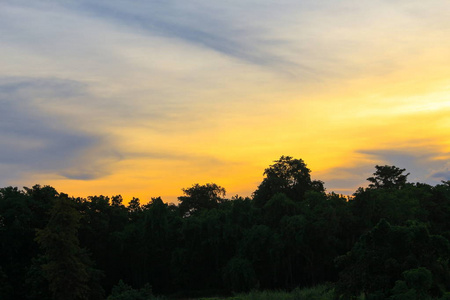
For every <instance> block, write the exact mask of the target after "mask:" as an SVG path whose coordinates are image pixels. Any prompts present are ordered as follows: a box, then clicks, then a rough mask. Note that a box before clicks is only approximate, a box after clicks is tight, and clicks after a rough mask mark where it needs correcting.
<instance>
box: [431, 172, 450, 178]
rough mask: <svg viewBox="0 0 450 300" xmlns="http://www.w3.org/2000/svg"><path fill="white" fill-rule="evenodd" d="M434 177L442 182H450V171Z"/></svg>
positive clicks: (436, 174) (438, 173)
mask: <svg viewBox="0 0 450 300" xmlns="http://www.w3.org/2000/svg"><path fill="white" fill-rule="evenodd" d="M433 177H434V178H437V179H442V180H450V171H446V172H437V173H434V174H433Z"/></svg>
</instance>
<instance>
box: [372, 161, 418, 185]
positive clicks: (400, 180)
mask: <svg viewBox="0 0 450 300" xmlns="http://www.w3.org/2000/svg"><path fill="white" fill-rule="evenodd" d="M375 168H376V169H377V170H376V171H375V173H373V175H374V176H373V177H369V178H367V180H368V181H370V182H371V183H370V184H369V188H374V189H380V188H381V189H401V188H403V187H404V186H405V185H406V180H407V178H408V175H409V173H408V174H403V172H405V171H406V170H405V169H400V168H397V167H395V166H387V165H386V166H379V165H376V166H375Z"/></svg>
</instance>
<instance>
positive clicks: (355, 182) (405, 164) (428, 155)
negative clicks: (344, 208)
mask: <svg viewBox="0 0 450 300" xmlns="http://www.w3.org/2000/svg"><path fill="white" fill-rule="evenodd" d="M357 153H360V154H365V155H367V158H370V159H371V160H373V161H374V163H373V164H369V163H367V161H364V162H361V163H357V164H356V165H355V166H352V167H339V168H334V169H331V170H328V171H327V172H326V174H324V177H325V178H324V181H325V186H326V187H327V189H328V190H329V191H335V190H338V191H339V190H342V191H343V190H347V191H349V189H353V191H355V190H356V189H357V188H358V187H364V186H367V184H368V182H367V181H366V178H368V177H370V176H371V175H372V174H373V172H374V171H375V168H374V167H375V165H376V164H378V165H394V166H396V167H399V168H404V169H406V172H407V173H410V175H409V177H408V181H410V182H422V183H428V184H431V185H435V184H438V183H439V182H440V180H442V179H444V180H448V179H449V178H450V172H449V171H448V169H449V168H450V162H449V161H448V160H445V159H439V157H443V156H444V157H445V156H447V157H448V156H449V153H442V152H440V151H439V150H438V149H437V148H436V149H434V148H421V147H411V148H403V149H396V150H388V149H381V150H380V149H376V150H375V149H374V150H359V151H357Z"/></svg>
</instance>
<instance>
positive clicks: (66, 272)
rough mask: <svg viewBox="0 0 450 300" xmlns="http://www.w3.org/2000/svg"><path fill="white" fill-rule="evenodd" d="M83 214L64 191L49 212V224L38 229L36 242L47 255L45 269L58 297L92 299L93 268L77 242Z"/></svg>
mask: <svg viewBox="0 0 450 300" xmlns="http://www.w3.org/2000/svg"><path fill="white" fill-rule="evenodd" d="M80 217H81V215H80V213H79V212H78V211H76V210H75V208H74V207H73V203H72V202H71V201H70V200H69V199H68V198H67V195H63V194H62V195H60V196H59V197H58V199H57V200H56V202H55V205H54V206H53V208H52V209H51V211H50V220H49V222H48V224H47V226H46V227H45V228H44V229H40V230H37V236H36V241H37V242H38V243H39V244H40V246H41V248H42V249H43V250H44V252H45V256H46V258H47V263H45V264H44V265H43V266H42V268H43V270H44V272H45V276H46V277H47V279H48V281H49V288H50V291H51V292H52V295H53V299H55V300H79V299H89V294H90V288H89V280H90V271H89V266H88V265H87V264H86V259H85V257H84V256H85V255H86V254H85V253H83V252H82V249H81V248H80V246H79V241H78V228H79V220H80Z"/></svg>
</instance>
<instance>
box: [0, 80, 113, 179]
mask: <svg viewBox="0 0 450 300" xmlns="http://www.w3.org/2000/svg"><path fill="white" fill-rule="evenodd" d="M83 86H84V85H83V84H80V83H78V82H74V81H70V80H55V79H46V80H45V79H31V78H1V79H0V103H1V104H2V105H1V106H0V113H1V115H2V116H3V117H2V118H1V120H0V139H1V140H2V147H0V164H2V166H3V168H6V169H7V170H8V172H7V173H5V172H2V174H3V176H2V177H3V178H1V179H2V181H3V184H6V183H7V179H8V178H9V179H10V178H17V177H20V175H21V173H23V172H45V173H56V174H59V175H61V176H65V177H67V178H80V179H94V178H98V177H101V176H105V175H107V174H108V171H107V168H105V167H106V166H102V164H99V163H98V161H99V160H100V161H101V160H103V159H107V158H109V160H118V159H119V158H120V155H118V154H117V153H114V151H113V150H107V149H105V146H104V145H105V144H107V141H106V140H104V139H103V138H102V137H101V136H98V135H93V134H89V133H85V132H83V131H77V130H76V129H74V128H70V127H69V126H64V122H63V120H62V119H61V117H59V116H57V115H50V114H46V113H45V112H42V111H40V107H39V106H40V105H39V103H40V99H45V100H46V101H51V100H52V99H53V100H55V101H58V99H68V98H72V97H78V96H80V95H85V94H84V92H83ZM99 158H101V159H99Z"/></svg>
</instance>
